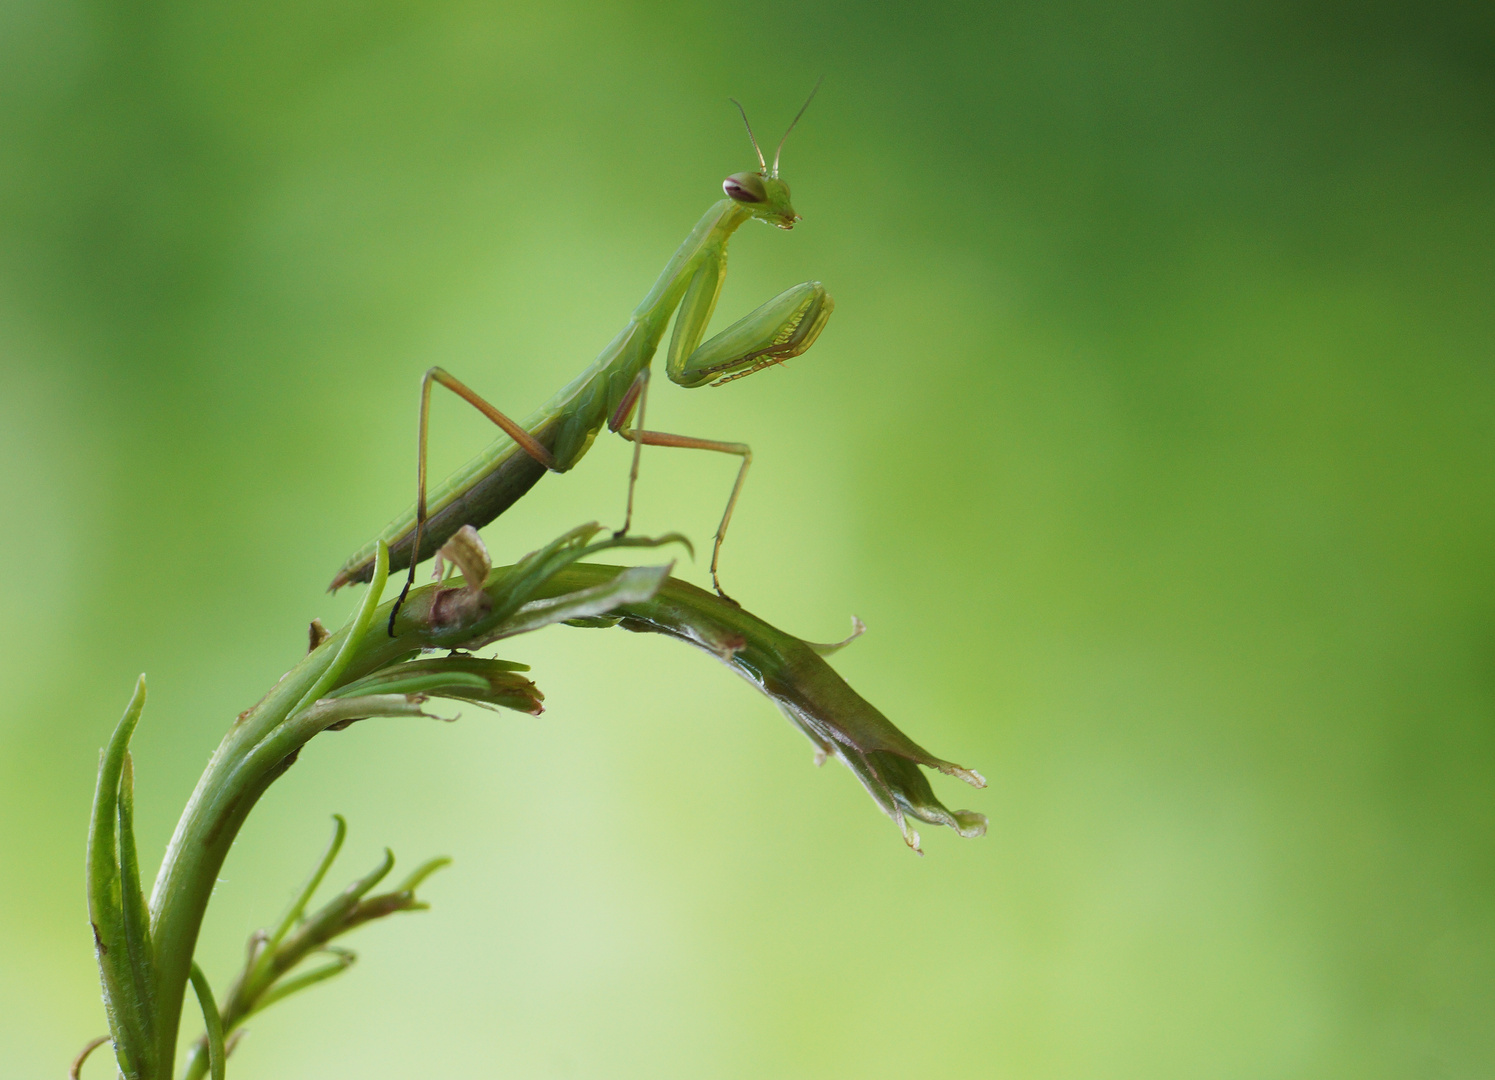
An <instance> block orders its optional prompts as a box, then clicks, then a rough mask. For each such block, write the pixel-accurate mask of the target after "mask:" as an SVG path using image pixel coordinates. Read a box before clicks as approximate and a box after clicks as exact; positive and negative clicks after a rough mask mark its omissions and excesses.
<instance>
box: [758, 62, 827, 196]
mask: <svg viewBox="0 0 1495 1080" xmlns="http://www.w3.org/2000/svg"><path fill="white" fill-rule="evenodd" d="M823 82H825V76H824V75H822V76H820V78H818V79H816V80H815V89H813V90H811V91H810V96H809V97H807V98H805V103H804V104H803V105H801V106H800V107H799V112H797V113H795V114H794V119H793V120H791V121H789V131H793V130H794V125H795V124H797V123H799V118H800V117H801V116H803V115H805V110H806V109H808V108H809V107H810V102H812V101H814V100H815V95H816V94H818V93H820V84H821V83H823ZM737 107H738V108H739V109H740V108H742V106H741V105H739V106H737ZM742 118H743V119H744V120H746V119H747V113H743V114H742ZM789 131H786V132H784V138H782V139H780V140H779V148H778V149H777V150H775V151H774V152H773V172H771V173H769V174H768V175H769V176H772V177H777V176H778V175H779V155H780V154H782V153H783V152H784V143H785V141H786V140H787V139H788V138H789ZM748 134H749V135H751V134H752V130H751V129H749V130H748ZM757 146H758V144H757V143H756V142H755V143H753V147H754V149H756V148H757ZM758 160H759V161H762V160H763V155H762V154H759V155H758Z"/></svg>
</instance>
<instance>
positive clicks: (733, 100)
mask: <svg viewBox="0 0 1495 1080" xmlns="http://www.w3.org/2000/svg"><path fill="white" fill-rule="evenodd" d="M816 89H817V90H818V89H820V87H819V86H818V85H817V86H816ZM812 96H813V95H812ZM727 100H728V101H730V102H731V103H732V104H733V105H736V106H737V111H738V112H740V113H742V124H743V127H745V128H747V129H748V138H749V139H751V140H752V141H753V152H754V153H756V154H757V155H758V166H759V167H760V168H761V169H762V170H763V171H764V172H767V171H768V162H766V161H764V160H763V151H762V150H759V149H758V136H756V135H754V134H753V125H752V124H750V123H748V118H747V110H746V109H744V108H743V107H742V102H740V101H738V100H737V99H736V98H728V99H727ZM806 104H809V103H808V102H806ZM800 112H804V110H803V109H801V110H800ZM795 119H798V117H795ZM789 126H790V127H793V126H794V125H793V124H791V125H789ZM780 145H783V144H782V143H781V144H780ZM773 165H774V174H775V175H777V174H778V171H779V159H778V158H774V160H773Z"/></svg>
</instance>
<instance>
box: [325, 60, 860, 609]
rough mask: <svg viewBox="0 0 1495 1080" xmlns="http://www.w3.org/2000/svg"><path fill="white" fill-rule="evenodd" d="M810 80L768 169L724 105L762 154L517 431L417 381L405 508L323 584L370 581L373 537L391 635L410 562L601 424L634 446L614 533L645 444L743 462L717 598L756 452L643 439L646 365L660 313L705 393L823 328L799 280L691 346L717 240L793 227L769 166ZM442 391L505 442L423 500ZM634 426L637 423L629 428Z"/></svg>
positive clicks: (712, 281)
mask: <svg viewBox="0 0 1495 1080" xmlns="http://www.w3.org/2000/svg"><path fill="white" fill-rule="evenodd" d="M819 89H820V84H819V83H818V82H817V83H816V84H815V89H814V90H812V91H811V92H810V96H809V97H808V98H806V99H805V103H804V105H802V106H801V107H800V110H799V112H798V113H797V114H796V115H795V117H794V120H793V121H792V122H791V123H790V124H789V128H788V130H786V131H785V132H784V137H783V138H782V139H780V140H779V145H778V149H777V150H776V151H775V152H774V157H773V166H772V168H770V167H769V165H768V163H767V161H766V160H765V159H764V157H763V151H762V149H761V148H760V147H759V146H758V140H757V137H756V136H755V135H754V134H753V128H752V124H751V123H749V122H748V118H747V110H746V109H744V108H743V107H742V105H741V103H740V102H737V101H736V100H735V99H733V104H735V105H736V106H737V108H738V110H739V111H740V112H741V113H742V121H743V124H744V125H745V126H746V127H747V131H748V138H749V140H750V141H751V142H752V144H753V150H754V152H755V153H756V154H757V157H758V166H759V167H758V171H757V172H737V173H733V174H732V175H730V176H728V177H727V178H726V180H724V181H723V182H722V190H723V192H724V193H725V194H726V196H727V197H726V198H724V199H722V200H720V201H719V202H717V203H715V204H714V205H712V207H711V208H710V209H709V210H707V211H706V213H705V214H703V215H702V217H701V219H700V220H699V221H698V222H696V226H695V228H693V229H692V230H691V231H690V235H688V236H687V237H686V238H685V240H684V242H683V243H681V245H680V247H679V248H678V249H677V250H676V251H675V254H674V255H673V256H672V257H671V258H670V261H669V262H668V263H666V264H665V268H664V270H663V271H662V272H661V273H660V275H659V278H658V280H657V281H655V283H654V287H653V288H652V289H650V290H649V293H648V295H647V296H645V297H644V299H643V301H642V302H641V303H640V304H639V305H638V307H636V308H635V309H634V311H633V314H632V315H631V316H630V317H629V320H628V324H627V325H626V326H625V327H623V329H622V330H621V331H620V332H619V333H618V335H617V336H616V337H614V338H613V339H612V341H611V342H609V343H608V345H607V347H606V348H604V349H603V350H602V352H601V353H600V354H599V355H598V357H597V359H596V360H594V361H593V362H592V364H591V365H590V366H589V367H588V368H587V369H586V370H585V371H583V372H582V373H581V374H580V375H578V376H577V377H576V378H575V379H573V380H572V381H571V382H570V383H569V384H568V385H567V386H565V387H564V388H563V389H561V390H560V391H559V392H558V393H557V394H556V395H555V396H554V397H552V398H551V399H550V400H549V401H548V402H546V403H545V405H543V406H542V407H541V408H540V409H539V411H537V412H536V413H534V414H533V415H531V416H530V417H529V418H528V419H526V420H525V421H524V422H523V423H516V422H515V421H513V420H511V419H510V418H509V417H508V416H507V415H505V414H504V413H502V412H500V411H499V410H498V409H497V408H495V407H494V406H492V405H491V404H489V403H488V402H487V401H485V400H484V399H483V398H482V397H480V396H479V395H478V394H477V393H476V392H475V391H474V390H472V389H471V388H470V387H468V386H467V385H466V384H464V383H462V382H461V381H459V380H458V379H456V378H455V377H454V376H452V375H451V374H449V373H448V372H447V371H445V370H444V369H442V368H440V367H433V368H431V369H430V370H428V371H427V372H426V373H425V375H424V376H423V377H422V379H421V389H420V421H419V436H418V438H419V449H418V451H417V465H416V475H417V480H416V500H415V506H414V507H413V508H412V509H411V510H409V511H407V512H406V513H405V514H403V515H402V516H401V517H399V518H397V519H395V520H394V521H393V522H391V523H390V524H389V525H388V526H387V527H386V528H385V530H384V531H383V532H382V533H380V534H379V536H378V537H376V538H375V539H374V540H372V541H370V542H369V543H368V544H367V545H366V546H364V547H363V548H362V549H360V550H359V551H358V552H357V553H356V554H354V555H353V556H352V557H351V558H349V559H348V561H347V562H346V563H344V565H343V567H342V569H341V570H339V571H338V573H337V576H336V577H335V578H334V579H333V581H332V584H331V586H330V589H331V590H336V589H338V588H340V587H341V586H343V585H347V584H350V583H352V582H358V581H368V580H370V578H371V577H372V576H373V571H374V559H375V553H376V550H377V548H378V545H379V543H380V541H383V542H384V543H385V544H387V545H388V547H389V568H390V569H391V570H398V569H402V568H404V567H407V566H408V567H409V571H410V572H409V574H408V576H407V577H406V580H405V587H404V589H403V590H402V591H401V593H400V600H399V602H397V603H396V604H395V606H394V610H393V611H392V612H391V613H390V618H389V624H390V627H391V633H392V632H393V629H392V628H393V626H394V620H395V616H396V615H397V614H398V612H399V608H400V604H401V603H403V601H404V599H405V597H406V596H407V595H408V594H409V591H410V588H411V585H412V584H413V583H414V581H415V568H416V566H417V565H418V564H419V563H421V562H423V561H425V560H426V559H428V558H431V557H432V556H433V555H435V554H436V553H437V551H438V549H440V548H441V546H442V545H443V544H445V543H446V541H447V540H448V539H450V538H451V537H452V536H453V535H454V534H456V533H457V532H458V531H459V530H460V529H462V527H463V526H465V525H471V526H473V527H474V528H478V527H481V526H483V525H486V524H487V523H488V522H490V521H492V520H493V519H494V518H496V517H498V516H499V515H500V514H502V513H503V512H504V511H505V510H507V509H508V508H509V507H510V506H512V505H514V503H515V502H517V501H518V500H519V499H520V498H522V497H523V496H524V495H525V493H527V492H528V491H529V489H530V488H532V487H533V486H534V485H535V484H536V483H538V482H539V480H540V478H541V477H542V476H544V475H545V473H546V472H547V471H549V472H566V471H567V470H569V469H571V468H572V467H574V466H575V465H576V463H577V462H578V461H580V460H581V459H582V457H583V456H584V455H585V454H586V452H587V450H588V449H590V448H591V445H592V442H593V440H594V439H596V437H597V435H598V433H599V432H600V431H601V430H602V427H603V425H604V424H605V425H606V426H607V428H608V429H609V430H610V431H613V432H616V433H617V434H618V435H620V436H621V437H622V438H624V439H627V440H628V441H629V442H631V443H632V444H633V463H632V466H631V468H630V470H629V476H628V505H627V510H626V512H625V515H624V521H623V527H622V528H621V529H620V530H618V534H619V535H622V534H623V533H626V532H627V531H628V527H629V525H630V524H631V522H632V519H633V491H634V486H635V484H636V483H637V481H638V472H639V455H640V451H641V450H642V448H643V447H645V446H674V447H680V448H683V449H690V450H711V451H714V452H717V453H723V454H733V455H736V456H738V457H740V458H741V459H742V463H741V464H740V465H739V466H738V470H737V478H736V480H735V482H734V483H733V485H732V491H731V494H730V495H729V496H728V498H727V507H726V510H725V511H724V512H723V514H722V519H721V524H720V525H719V526H718V527H717V530H716V537H715V539H714V542H713V545H712V550H711V582H712V585H713V586H714V587H715V588H716V591H717V593H718V595H720V596H722V597H723V598H725V599H730V597H728V596H727V594H726V593H725V592H724V591H723V590H722V587H721V581H720V578H719V577H718V574H717V567H718V563H719V562H720V558H721V547H722V540H723V539H724V537H725V536H726V533H727V526H728V525H729V524H731V521H732V510H733V508H734V507H735V506H736V504H737V498H738V496H739V495H740V494H741V492H742V484H743V481H744V480H745V479H746V477H747V472H748V467H749V466H750V465H751V464H752V450H751V448H750V447H749V446H748V445H747V444H746V443H737V442H722V441H719V440H715V439H703V438H697V437H695V436H688V435H672V434H669V433H667V432H662V431H649V430H646V429H645V428H644V426H643V424H644V409H645V405H646V404H647V397H648V388H649V378H650V365H651V363H652V362H653V359H654V354H655V352H656V351H657V350H658V348H659V343H660V341H661V339H662V338H663V336H664V329H665V326H666V324H667V323H668V322H669V320H670V316H671V315H672V314H674V313H675V311H676V309H677V308H678V309H679V313H678V315H676V317H675V330H674V334H673V335H672V336H671V338H670V345H669V349H668V352H667V353H666V359H665V373H666V374H667V375H668V376H669V378H670V381H671V382H674V383H677V384H678V385H680V386H684V387H687V388H694V387H698V386H703V385H706V384H707V383H710V384H711V385H712V386H720V385H722V384H723V383H728V382H732V381H733V380H735V379H740V378H743V377H744V376H747V375H751V374H753V373H754V372H756V371H761V370H762V369H763V368H766V367H770V366H772V365H774V364H780V363H783V362H784V361H785V360H788V359H791V358H793V357H796V356H799V355H800V354H801V353H803V352H804V351H805V350H807V349H808V348H809V347H810V346H811V345H812V344H814V342H815V339H816V338H817V337H819V336H820V332H821V331H822V330H823V329H824V328H825V324H826V320H828V319H829V318H830V315H831V311H832V310H833V309H834V307H835V303H834V301H832V300H831V297H830V295H829V294H828V293H827V292H826V291H825V287H824V286H823V285H821V283H820V282H818V281H806V282H802V283H800V284H798V285H795V286H793V287H792V288H790V289H786V290H785V291H784V292H782V293H780V294H779V295H778V296H776V297H774V298H773V299H772V300H769V301H768V302H767V303H765V304H763V305H762V306H761V307H759V308H758V309H757V310H755V311H753V312H752V313H751V314H749V315H746V316H744V317H743V318H742V319H739V320H738V321H737V322H735V323H733V324H732V325H731V326H729V327H727V329H725V330H723V331H722V332H721V333H719V334H717V335H716V336H715V337H713V338H711V339H710V340H709V341H707V342H705V343H704V344H702V343H701V338H702V337H703V336H704V334H705V332H706V327H707V325H708V323H710V321H711V316H712V313H713V311H714V310H715V309H716V302H717V298H718V296H719V295H720V294H721V288H722V282H723V280H724V278H725V276H726V268H727V242H728V241H729V240H730V239H731V238H732V234H733V233H734V232H736V231H737V229H738V227H739V226H741V225H743V224H745V223H746V222H748V221H751V220H755V219H756V220H758V221H762V222H764V223H766V224H769V225H775V226H777V227H778V228H780V229H786V230H787V229H792V228H793V227H794V225H795V223H797V222H798V221H799V220H800V217H799V215H798V214H796V213H795V212H794V207H793V205H792V204H791V202H790V197H789V185H788V184H787V183H785V181H784V180H782V179H781V178H780V177H779V159H780V157H781V156H782V154H783V151H784V143H785V142H786V141H787V140H788V138H789V134H790V132H792V131H793V130H794V128H795V125H797V124H798V123H799V121H800V118H801V117H802V116H804V114H805V110H806V109H808V108H809V107H810V102H811V101H813V100H814V98H815V94H816V92H817V91H819ZM433 385H440V386H444V387H446V388H447V389H448V390H450V391H452V392H453V393H455V394H456V395H457V396H458V397H460V398H461V399H462V400H464V401H466V402H467V403H469V404H470V405H472V406H473V407H474V408H476V409H477V410H478V411H479V412H481V413H482V414H483V415H484V416H486V417H487V418H488V419H489V420H491V421H492V422H493V423H494V424H496V425H497V426H498V427H499V428H500V429H502V431H503V433H504V435H503V437H500V438H499V439H498V440H497V441H495V442H494V443H493V444H491V445H490V446H489V447H488V448H487V449H486V450H484V451H483V452H482V453H480V454H479V455H478V456H476V457H474V458H473V459H472V460H471V461H469V462H468V463H467V464H466V465H464V466H463V467H462V468H460V469H458V470H457V471H456V472H455V473H453V474H452V475H451V476H450V477H448V478H447V480H446V481H445V482H444V483H442V484H441V485H440V486H439V487H437V488H435V489H434V490H433V491H431V492H430V493H429V495H428V493H427V491H426V435H427V431H428V427H429V416H430V405H431V387H432V386H433ZM635 415H636V416H637V426H634V424H633V420H634V418H635Z"/></svg>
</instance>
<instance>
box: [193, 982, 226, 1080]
mask: <svg viewBox="0 0 1495 1080" xmlns="http://www.w3.org/2000/svg"><path fill="white" fill-rule="evenodd" d="M190 977H191V979H192V989H194V990H196V991H197V1003H198V1004H199V1005H201V1006H202V1019H203V1025H204V1026H205V1027H206V1028H207V1029H208V1072H209V1074H210V1075H211V1076H212V1078H213V1080H223V1074H224V1070H225V1068H226V1065H225V1062H224V1057H225V1055H224V1052H223V1018H222V1017H220V1016H219V1015H218V1005H217V1003H216V1002H214V1001H213V988H212V987H210V986H209V985H208V977H207V976H206V975H204V974H203V973H202V968H200V967H198V966H197V961H195V960H194V961H193V962H192V974H191V976H190Z"/></svg>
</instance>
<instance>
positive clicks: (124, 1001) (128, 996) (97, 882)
mask: <svg viewBox="0 0 1495 1080" xmlns="http://www.w3.org/2000/svg"><path fill="white" fill-rule="evenodd" d="M144 709H145V676H144V675H142V676H140V678H139V679H138V680H136V683H135V692H134V694H132V695H131V697H130V703H129V705H128V706H126V708H125V714H124V716H123V717H122V718H121V719H120V722H119V724H118V726H116V727H115V729H114V734H113V735H112V736H111V737H110V739H109V746H108V747H107V748H106V749H105V751H104V753H103V756H102V758H101V760H100V762H99V778H98V784H97V786H96V787H95V789H94V800H93V816H92V819H91V821H90V824H89V832H88V917H89V919H90V921H91V922H92V924H93V936H94V946H95V951H96V953H97V956H98V964H99V978H100V981H101V982H102V983H103V990H104V1008H105V1011H106V1012H107V1014H108V1017H109V1031H110V1034H111V1036H112V1037H113V1040H114V1054H115V1058H116V1060H117V1061H118V1064H119V1068H120V1071H121V1072H122V1073H123V1074H124V1076H125V1077H126V1078H127V1080H135V1078H137V1077H141V1076H148V1075H149V1074H150V1069H151V1065H152V1062H153V1058H154V1049H155V1048H154V1045H153V1043H152V1038H151V1036H152V1028H153V1025H152V1020H153V1017H154V1014H153V1012H152V1010H151V1007H150V996H151V987H152V983H151V979H150V973H149V970H148V969H145V968H141V967H138V966H137V963H136V959H137V957H138V951H137V953H136V955H132V951H131V948H130V941H131V937H132V934H131V932H130V930H128V929H127V928H126V920H127V919H132V918H136V917H138V915H137V916H130V915H127V913H126V910H125V908H126V900H125V890H124V885H123V879H122V875H121V873H120V863H119V854H120V848H119V846H118V845H119V840H120V835H121V832H122V831H124V832H127V833H128V835H127V836H126V837H125V850H126V851H128V852H129V856H130V861H131V862H132V863H133V862H134V861H135V860H134V850H135V838H134V834H133V828H132V825H131V817H132V815H131V814H130V811H129V810H128V809H126V810H125V812H124V814H123V816H121V811H120V781H121V779H122V777H123V774H124V770H125V759H126V756H127V755H128V753H129V746H130V737H131V736H132V735H133V734H134V732H135V726H136V724H138V723H139V722H140V714H141V712H142V711H143V710H144ZM121 826H123V829H121ZM135 872H136V873H137V875H138V872H139V871H138V867H136V868H135ZM135 892H136V893H137V894H138V893H139V878H138V876H137V877H136V879H135ZM137 940H141V941H148V940H149V939H148V935H147V936H146V937H145V938H143V939H137Z"/></svg>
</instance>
